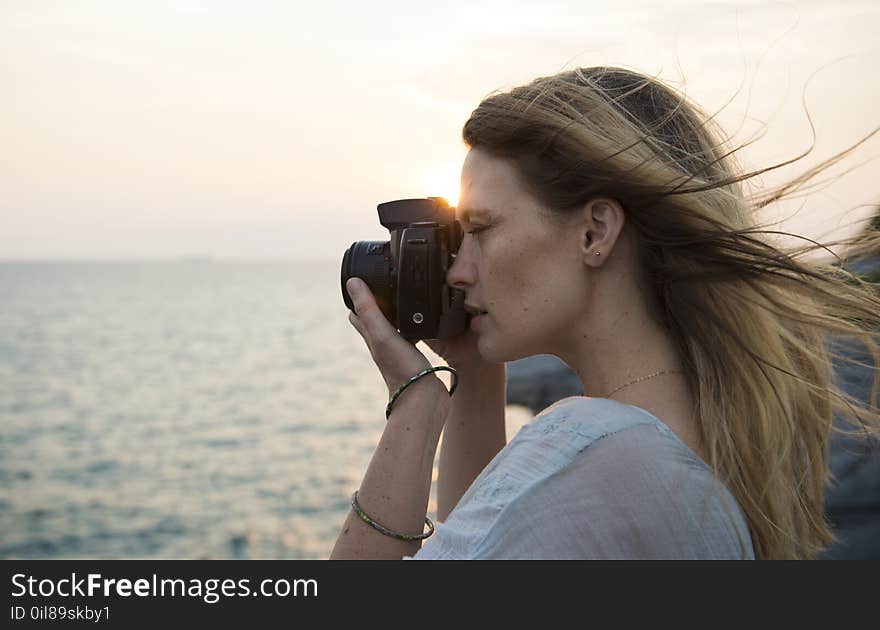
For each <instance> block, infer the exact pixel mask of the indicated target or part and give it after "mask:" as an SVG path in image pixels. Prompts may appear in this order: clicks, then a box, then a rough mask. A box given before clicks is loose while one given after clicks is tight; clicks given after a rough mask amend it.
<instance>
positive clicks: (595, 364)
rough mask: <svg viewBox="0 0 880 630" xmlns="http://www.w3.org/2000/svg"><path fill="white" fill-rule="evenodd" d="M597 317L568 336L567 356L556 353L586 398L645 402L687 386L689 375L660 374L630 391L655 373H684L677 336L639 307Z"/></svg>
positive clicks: (614, 307) (613, 307) (613, 310)
mask: <svg viewBox="0 0 880 630" xmlns="http://www.w3.org/2000/svg"><path fill="white" fill-rule="evenodd" d="M594 303H602V300H601V299H599V300H596V301H594ZM621 313H622V314H621ZM593 316H594V317H593V319H592V320H591V321H587V320H584V323H583V325H581V326H580V327H578V328H577V329H575V330H574V331H573V332H572V333H571V334H570V335H569V336H568V339H567V340H566V344H565V350H562V351H560V352H558V353H557V356H559V358H561V359H562V360H563V361H565V362H566V363H567V364H568V365H569V366H570V367H571V368H572V370H574V372H575V373H576V374H577V375H578V377H579V378H580V380H581V383H582V385H583V388H584V395H586V396H590V397H594V398H605V397H608V396H609V394H611V397H612V398H613V399H614V400H619V401H621V402H623V401H628V400H642V399H643V398H644V397H645V396H646V395H648V396H650V395H651V394H652V393H656V392H658V391H660V392H664V391H668V388H669V387H671V386H672V384H673V383H685V382H686V381H685V378H684V376H685V375H684V374H660V375H657V376H654V377H652V378H649V379H645V380H642V381H639V382H636V383H632V384H630V385H626V384H627V383H630V382H631V381H635V380H636V379H639V378H641V377H645V376H649V375H651V374H654V373H655V372H659V371H669V370H677V371H681V370H682V369H683V367H682V362H681V358H680V356H679V353H678V351H677V350H676V348H675V343H674V341H673V339H672V336H671V334H670V333H669V332H668V331H666V330H665V329H664V328H663V327H662V326H660V324H659V323H657V322H656V321H655V320H654V319H653V318H652V317H651V316H650V314H649V313H648V311H647V309H645V308H643V307H642V306H641V305H640V304H638V303H635V302H633V303H630V304H620V303H618V304H614V305H609V307H607V308H605V309H604V310H600V311H599V312H594V313H593ZM597 319H598V321H597ZM596 331H602V332H598V333H597V332H596ZM622 385H626V386H625V387H621V386H622ZM617 388H620V389H617ZM615 389H617V391H616V392H615V391H614V390H615ZM612 392H613V394H612ZM629 404H635V403H629Z"/></svg>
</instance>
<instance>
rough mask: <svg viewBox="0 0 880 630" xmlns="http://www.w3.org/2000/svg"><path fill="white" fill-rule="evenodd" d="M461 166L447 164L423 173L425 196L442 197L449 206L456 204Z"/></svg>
mask: <svg viewBox="0 0 880 630" xmlns="http://www.w3.org/2000/svg"><path fill="white" fill-rule="evenodd" d="M460 180H461V167H460V166H459V165H457V164H447V165H446V166H443V167H440V168H436V169H434V170H432V171H429V172H428V173H427V174H425V178H424V182H425V197H443V198H444V199H446V201H448V202H449V205H450V206H453V207H454V206H457V205H458V192H459V188H460V186H461V183H460Z"/></svg>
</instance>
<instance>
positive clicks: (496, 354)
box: [477, 336, 539, 363]
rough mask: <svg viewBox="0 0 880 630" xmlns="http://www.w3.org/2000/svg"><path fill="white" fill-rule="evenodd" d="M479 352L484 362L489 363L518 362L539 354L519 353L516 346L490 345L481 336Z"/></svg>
mask: <svg viewBox="0 0 880 630" xmlns="http://www.w3.org/2000/svg"><path fill="white" fill-rule="evenodd" d="M477 350H478V351H479V353H480V356H481V357H483V360H484V361H486V362H487V363H507V362H509V361H516V360H518V359H524V358H526V357H530V356H533V355H534V354H539V353H529V352H522V350H519V351H517V349H516V347H515V345H514V347H511V346H504V345H498V344H493V343H489V342H488V340H487V339H486V338H485V337H483V336H480V338H479V339H478V340H477Z"/></svg>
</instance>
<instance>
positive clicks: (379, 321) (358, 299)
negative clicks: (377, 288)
mask: <svg viewBox="0 0 880 630" xmlns="http://www.w3.org/2000/svg"><path fill="white" fill-rule="evenodd" d="M345 288H346V290H347V291H348V294H349V295H350V296H351V301H352V303H353V304H354V311H355V313H354V314H355V315H356V317H355V318H354V319H352V318H351V317H349V320H350V321H351V322H352V324H354V326H355V328H357V330H358V332H359V333H361V336H364V337H366V336H369V337H372V338H377V337H382V336H387V335H391V334H392V333H395V332H396V331H395V330H393V328H392V326H391V324H390V323H389V322H388V320H387V319H386V318H385V314H384V313H382V310H381V309H380V308H379V305H378V304H376V299H375V298H374V297H373V294H372V293H371V292H370V288H369V287H368V286H367V284H366V283H365V282H364V281H363V280H361V279H360V278H349V279H348V281H347V282H346V283H345Z"/></svg>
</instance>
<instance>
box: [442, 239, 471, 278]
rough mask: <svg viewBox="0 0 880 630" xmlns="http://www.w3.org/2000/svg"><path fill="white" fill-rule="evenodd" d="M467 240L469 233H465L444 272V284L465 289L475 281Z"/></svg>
mask: <svg viewBox="0 0 880 630" xmlns="http://www.w3.org/2000/svg"><path fill="white" fill-rule="evenodd" d="M469 240H470V237H469V235H467V234H465V236H464V239H463V240H462V242H461V245H459V248H458V252H457V253H456V255H455V260H453V261H452V266H451V267H450V268H449V270H448V271H447V272H446V284H448V285H449V286H450V287H452V288H453V289H461V290H467V288H468V287H469V286H473V284H474V282H476V277H477V270H476V266H475V265H474V262H473V260H472V259H471V254H470V247H469V245H468V241H469Z"/></svg>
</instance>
